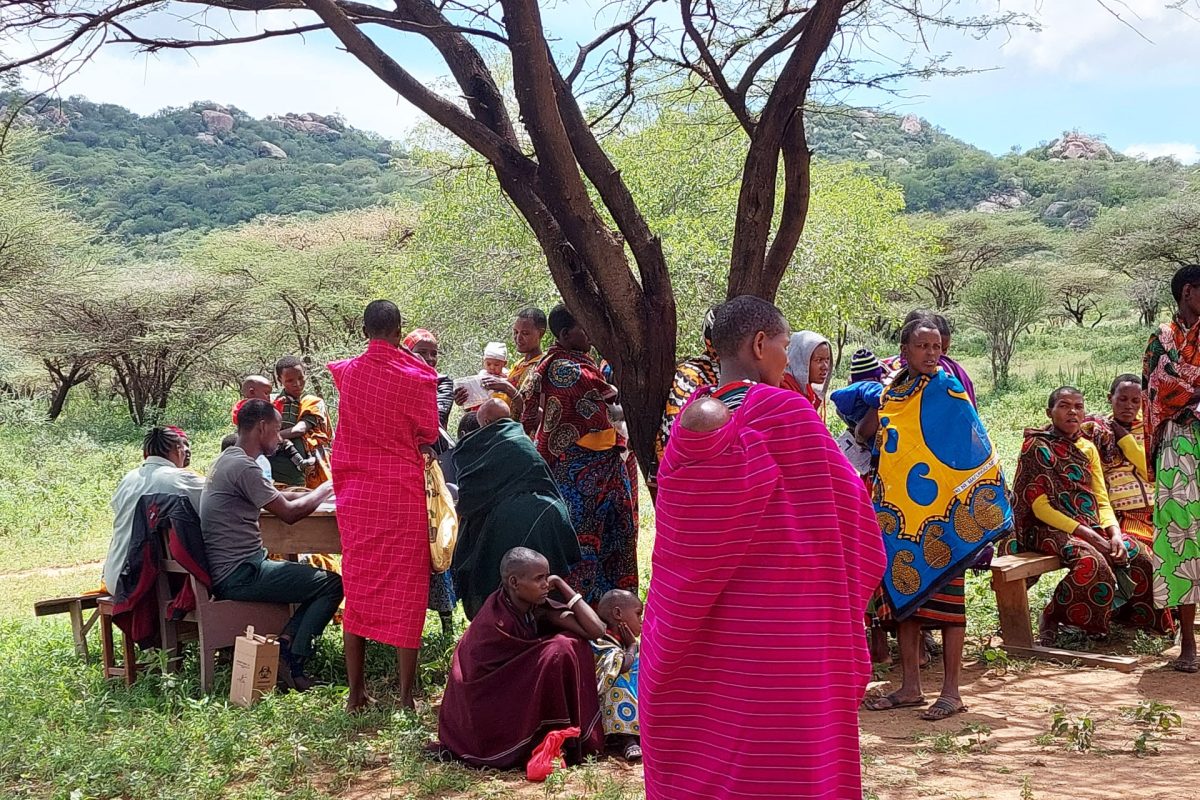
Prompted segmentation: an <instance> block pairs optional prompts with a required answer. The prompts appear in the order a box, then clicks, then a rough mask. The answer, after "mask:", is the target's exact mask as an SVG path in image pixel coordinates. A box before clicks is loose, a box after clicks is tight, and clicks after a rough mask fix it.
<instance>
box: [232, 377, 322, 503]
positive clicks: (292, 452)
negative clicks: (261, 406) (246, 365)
mask: <svg viewBox="0 0 1200 800" xmlns="http://www.w3.org/2000/svg"><path fill="white" fill-rule="evenodd" d="M247 400H265V401H266V402H268V403H269V402H271V382H270V381H269V380H267V379H266V378H264V377H263V376H262V375H247V376H246V378H245V380H243V381H242V399H241V400H238V401H237V402H236V403H234V404H233V414H232V417H233V424H234V425H237V421H238V411H239V410H241V408H242V406H243V405H245V403H246V401H247ZM230 438H231V437H230V436H226V437H225V441H228V440H230ZM232 438H237V437H236V435H233V436H232ZM232 444H233V443H232V441H230V443H229V444H225V442H224V441H222V443H221V449H222V450H224V449H225V448H226V447H230V446H232ZM278 453H279V454H281V455H284V456H287V458H288V459H289V460H290V461H291V462H292V464H293V465H295V467H296V469H298V470H300V471H301V472H302V473H304V474H305V475H309V474H311V472H312V470H313V469H314V468H315V467H316V464H317V460H316V459H315V458H305V457H304V456H302V455H300V451H298V450H297V449H296V446H295V445H294V444H292V443H291V442H289V441H288V440H287V439H284V440H282V441H281V442H280V444H279V450H278ZM256 461H257V462H258V466H259V467H260V468H261V469H262V472H263V475H264V476H265V477H266V479H267V480H269V481H271V482H274V480H275V479H274V477H273V474H272V470H271V462H270V460H269V459H268V458H267V457H266V456H263V455H260V456H259V457H258V458H257V459H256Z"/></svg>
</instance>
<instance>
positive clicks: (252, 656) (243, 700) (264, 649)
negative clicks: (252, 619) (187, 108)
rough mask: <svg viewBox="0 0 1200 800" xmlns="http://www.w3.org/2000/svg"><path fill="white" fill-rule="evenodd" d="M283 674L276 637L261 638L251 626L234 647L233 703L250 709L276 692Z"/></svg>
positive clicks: (231, 683) (231, 692)
mask: <svg viewBox="0 0 1200 800" xmlns="http://www.w3.org/2000/svg"><path fill="white" fill-rule="evenodd" d="M278 674H279V642H278V641H276V639H275V637H274V636H259V635H258V634H256V633H255V632H254V626H253V625H251V626H248V627H247V628H246V633H245V635H243V636H239V637H237V640H236V641H235V642H234V645H233V680H232V681H231V682H230V684H229V702H231V703H233V704H234V705H238V706H242V707H243V708H248V707H250V706H252V705H254V704H255V703H257V702H258V701H259V700H261V699H262V696H263V695H264V694H268V693H269V692H273V691H275V678H276V676H277V675H278Z"/></svg>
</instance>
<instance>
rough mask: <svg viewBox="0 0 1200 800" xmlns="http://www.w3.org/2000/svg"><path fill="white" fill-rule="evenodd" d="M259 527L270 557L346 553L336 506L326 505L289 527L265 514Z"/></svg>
mask: <svg viewBox="0 0 1200 800" xmlns="http://www.w3.org/2000/svg"><path fill="white" fill-rule="evenodd" d="M258 527H259V530H260V531H261V532H262V540H263V546H264V547H266V548H267V552H268V553H283V554H287V555H292V554H295V553H340V552H342V537H341V535H340V534H339V533H338V526H337V510H336V509H335V508H334V506H333V504H332V503H322V504H321V506H320V508H318V509H317V510H316V511H314V512H313V513H312V514H310V515H309V516H307V517H305V518H304V519H302V520H300V521H299V522H297V523H296V524H295V525H288V524H287V523H286V522H284V521H283V520H281V519H280V518H279V517H276V516H275V515H273V514H268V513H267V512H265V511H264V512H263V514H262V516H261V517H259V520H258Z"/></svg>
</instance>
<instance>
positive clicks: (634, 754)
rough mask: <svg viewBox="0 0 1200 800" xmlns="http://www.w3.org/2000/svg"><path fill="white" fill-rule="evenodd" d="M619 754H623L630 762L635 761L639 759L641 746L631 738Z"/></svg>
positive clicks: (640, 757) (640, 758)
mask: <svg viewBox="0 0 1200 800" xmlns="http://www.w3.org/2000/svg"><path fill="white" fill-rule="evenodd" d="M621 755H622V756H624V758H625V760H626V761H628V762H629V763H630V764H632V763H634V762H636V761H641V760H642V746H641V745H640V744H639V743H638V741H637V739H631V740H630V741H629V743H628V744H626V745H625V750H624V751H623V752H622V753H621Z"/></svg>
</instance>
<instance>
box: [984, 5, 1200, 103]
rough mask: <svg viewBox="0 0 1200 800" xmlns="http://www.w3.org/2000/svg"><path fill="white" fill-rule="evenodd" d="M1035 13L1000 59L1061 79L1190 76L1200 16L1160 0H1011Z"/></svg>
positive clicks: (1015, 67) (1017, 67)
mask: <svg viewBox="0 0 1200 800" xmlns="http://www.w3.org/2000/svg"><path fill="white" fill-rule="evenodd" d="M1005 9H1006V10H1007V9H1012V10H1015V11H1023V12H1025V13H1028V14H1030V15H1031V16H1033V17H1034V18H1036V19H1037V21H1038V23H1039V25H1040V30H1037V31H1033V30H1027V29H1020V30H1016V31H1015V32H1014V33H1013V36H1012V38H1011V39H1010V40H1008V41H1006V42H1005V43H1004V44H1003V45H1001V46H1000V48H998V49H999V52H1000V54H1001V58H1002V62H1003V66H1004V67H1006V68H1007V70H1019V71H1022V72H1027V73H1030V74H1035V75H1038V76H1040V77H1042V78H1043V79H1051V80H1056V81H1059V82H1062V83H1072V82H1090V81H1097V80H1103V81H1111V82H1113V83H1123V82H1126V81H1132V82H1137V81H1147V80H1155V81H1166V82H1172V83H1175V82H1184V83H1188V84H1192V83H1194V82H1195V80H1196V73H1195V67H1196V55H1195V54H1196V49H1195V47H1196V38H1197V36H1200V22H1197V21H1196V20H1195V19H1193V18H1191V17H1189V16H1187V15H1185V14H1184V13H1182V12H1181V11H1179V10H1175V9H1170V8H1167V3H1166V2H1164V0H1120V1H1119V2H1117V1H1116V0H1104V2H1101V0H1014V1H1013V2H1009V3H1005Z"/></svg>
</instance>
